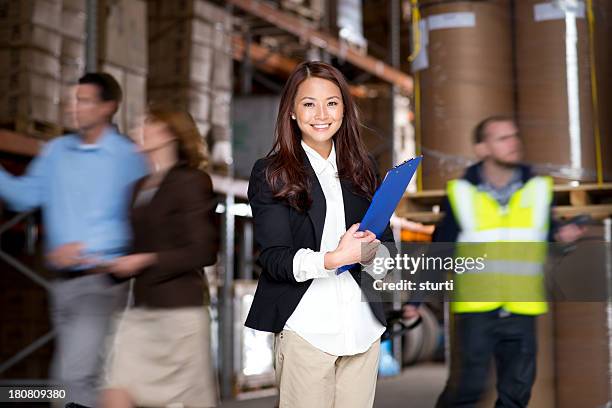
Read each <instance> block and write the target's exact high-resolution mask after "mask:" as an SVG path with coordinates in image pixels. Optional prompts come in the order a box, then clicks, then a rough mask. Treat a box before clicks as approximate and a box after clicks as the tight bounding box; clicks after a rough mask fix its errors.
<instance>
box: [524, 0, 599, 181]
mask: <svg viewBox="0 0 612 408" xmlns="http://www.w3.org/2000/svg"><path fill="white" fill-rule="evenodd" d="M539 3H542V0H525V1H519V2H515V7H516V30H515V32H516V47H517V50H516V66H517V95H518V106H517V111H518V112H517V113H518V119H519V127H520V130H521V134H522V136H523V139H524V142H525V148H526V159H527V160H528V161H530V162H534V163H538V164H545V165H546V164H550V165H553V166H563V167H567V168H571V156H570V155H571V146H570V135H569V113H568V88H567V74H566V72H567V71H566V44H565V43H566V40H565V37H566V23H565V20H564V19H558V20H548V21H536V20H535V13H534V6H535V5H536V4H539ZM603 3H609V2H605V1H603V2H597V3H596V4H595V8H596V10H597V11H596V14H600V15H601V16H603V13H602V7H603ZM608 6H609V5H608ZM576 27H577V34H578V43H577V52H578V82H579V101H578V102H579V105H580V133H581V134H580V150H581V155H580V157H581V161H582V166H581V169H582V174H581V175H579V176H577V177H572V178H569V179H570V180H581V181H594V180H595V178H596V161H595V139H594V127H593V120H594V117H593V110H592V107H593V105H592V95H591V73H590V67H591V64H590V60H589V57H590V54H589V31H588V24H587V19H586V18H577V20H576ZM606 32H609V31H607V29H606V28H605V26H604V27H602V29H599V30H598V33H597V37H598V40H599V41H603V42H604V43H605V44H607V43H608V41H607V40H605V33H606ZM608 38H609V37H608ZM596 42H597V40H596ZM598 53H600V54H601V55H600V56H599V58H598V59H599V61H598V65H599V67H598V68H599V71H600V75H599V76H600V78H602V81H603V83H606V82H607V83H609V78H605V77H606V76H607V77H609V76H610V70H609V69H610V68H609V65H610V61H609V56H607V55H606V54H607V53H606V52H604V51H603V50H602V48H601V47H598ZM599 89H600V92H601V93H602V95H601V96H602V99H601V102H605V101H607V100H608V98H609V97H608V96H607V95H605V94H609V92H610V91H609V86H608V88H607V89H604V88H603V87H601V86H600V87H599ZM608 106H609V105H608ZM602 108H603V109H606V108H607V107H606V106H603V105H602ZM600 117H602V119H603V118H604V117H605V118H606V119H605V120H608V118H609V117H610V115H609V114H606V113H605V112H604V111H602V112H601V113H600ZM601 124H602V128H603V129H602V130H603V131H604V132H603V133H602V139H609V137H610V136H609V125H607V124H606V125H604V123H603V121H602V123H601ZM602 142H603V140H602ZM609 145H610V143H609V142H606V144H605V148H606V149H609ZM602 147H603V146H602ZM608 151H609V150H608ZM606 161H609V160H606Z"/></svg>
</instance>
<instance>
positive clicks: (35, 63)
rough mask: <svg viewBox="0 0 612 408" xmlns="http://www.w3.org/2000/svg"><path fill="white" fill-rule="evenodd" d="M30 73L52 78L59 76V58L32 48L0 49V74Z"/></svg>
mask: <svg viewBox="0 0 612 408" xmlns="http://www.w3.org/2000/svg"><path fill="white" fill-rule="evenodd" d="M28 70H29V71H32V72H36V73H39V74H43V75H47V76H50V77H53V78H56V79H57V78H59V76H60V62H59V58H58V57H56V56H54V55H51V54H47V53H45V52H42V51H39V50H36V49H32V48H0V72H1V73H3V74H7V75H8V74H12V73H15V72H22V71H28Z"/></svg>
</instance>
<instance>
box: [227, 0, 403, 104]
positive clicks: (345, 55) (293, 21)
mask: <svg viewBox="0 0 612 408" xmlns="http://www.w3.org/2000/svg"><path fill="white" fill-rule="evenodd" d="M228 3H230V4H232V5H234V6H236V7H238V8H240V9H242V10H244V11H245V12H247V13H249V14H251V15H254V16H256V17H258V18H260V19H262V20H264V21H267V22H268V23H270V24H273V25H275V26H277V27H279V28H281V29H283V30H285V31H287V32H289V33H291V34H293V35H296V36H297V37H299V38H300V40H301V41H304V42H308V43H309V44H311V45H313V46H315V47H319V48H321V49H323V50H325V51H326V52H328V53H330V54H332V55H335V56H337V57H339V58H342V59H345V60H347V61H348V62H350V63H351V64H353V65H355V66H356V67H358V68H361V69H362V70H364V71H366V72H369V73H370V74H372V75H375V76H377V77H378V78H380V79H382V80H384V81H386V82H388V83H390V84H392V85H396V86H397V87H398V88H399V89H401V90H402V92H403V93H406V94H408V95H410V94H412V90H413V81H412V77H410V76H409V75H407V74H404V73H403V72H401V71H399V70H397V69H395V68H393V67H391V66H389V65H388V64H385V63H384V62H383V61H381V60H379V59H377V58H374V57H371V56H369V55H367V54H366V55H364V54H361V53H359V52H357V51H356V50H353V49H352V48H350V47H348V46H347V45H346V44H344V43H342V42H341V41H340V40H338V38H336V37H334V36H332V35H330V34H327V33H323V32H321V31H319V30H317V29H315V28H313V27H312V26H311V25H310V24H308V23H306V22H305V21H303V20H302V19H300V18H298V17H295V16H293V15H291V14H289V13H287V12H284V11H281V10H278V9H277V8H275V7H273V6H271V5H269V4H266V3H264V2H262V1H260V0H228Z"/></svg>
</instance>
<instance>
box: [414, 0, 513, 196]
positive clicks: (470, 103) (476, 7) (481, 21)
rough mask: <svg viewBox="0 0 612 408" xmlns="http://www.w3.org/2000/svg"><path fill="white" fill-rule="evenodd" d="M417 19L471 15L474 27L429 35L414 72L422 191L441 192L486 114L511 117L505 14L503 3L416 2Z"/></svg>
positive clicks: (455, 173)
mask: <svg viewBox="0 0 612 408" xmlns="http://www.w3.org/2000/svg"><path fill="white" fill-rule="evenodd" d="M420 4H422V6H421V12H422V16H423V18H427V17H430V16H435V15H440V14H444V13H456V12H471V13H474V15H475V21H476V23H475V26H474V27H460V28H444V29H436V30H431V31H430V32H429V44H428V47H427V55H428V59H429V67H428V68H426V69H424V70H422V71H420V79H421V124H422V132H421V134H422V139H421V140H422V146H423V155H424V159H423V165H422V166H423V186H424V188H425V189H435V188H444V186H445V184H446V181H448V180H449V179H451V178H454V177H458V176H459V175H460V174H461V173H462V172H463V171H464V168H465V162H464V161H462V160H457V159H456V158H455V157H457V156H459V157H464V158H465V157H473V153H472V145H473V138H472V131H473V129H474V127H475V126H476V125H477V124H478V122H480V121H481V120H482V119H484V118H485V117H487V116H490V115H499V114H504V115H511V114H513V83H512V49H511V44H512V41H511V9H510V2H509V1H506V0H490V1H459V2H450V1H445V2H440V1H436V2H434V1H425V2H420Z"/></svg>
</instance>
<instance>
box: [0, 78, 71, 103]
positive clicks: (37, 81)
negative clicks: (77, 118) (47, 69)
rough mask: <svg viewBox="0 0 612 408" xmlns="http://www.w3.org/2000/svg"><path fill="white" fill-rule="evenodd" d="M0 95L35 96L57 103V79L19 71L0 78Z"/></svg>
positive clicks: (58, 93)
mask: <svg viewBox="0 0 612 408" xmlns="http://www.w3.org/2000/svg"><path fill="white" fill-rule="evenodd" d="M0 95H7V96H15V95H19V96H27V97H32V96H36V97H42V98H44V99H47V100H50V101H54V102H58V101H59V99H60V83H59V81H58V79H57V78H52V77H48V76H45V75H41V74H37V73H35V72H29V71H20V72H15V73H13V74H10V75H1V76H0Z"/></svg>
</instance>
